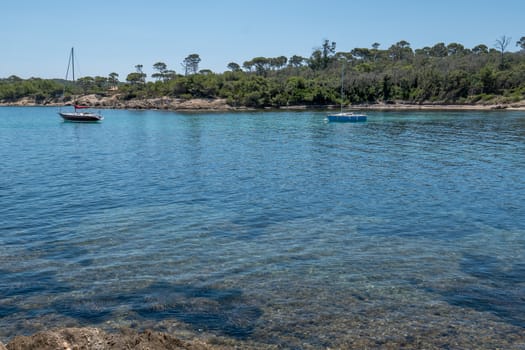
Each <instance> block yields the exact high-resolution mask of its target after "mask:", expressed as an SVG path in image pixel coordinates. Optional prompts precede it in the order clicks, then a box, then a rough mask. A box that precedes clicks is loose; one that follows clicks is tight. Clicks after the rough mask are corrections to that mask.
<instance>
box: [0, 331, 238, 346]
mask: <svg viewBox="0 0 525 350" xmlns="http://www.w3.org/2000/svg"><path fill="white" fill-rule="evenodd" d="M231 348H232V347H229V346H222V345H209V344H206V343H205V342H202V341H199V340H189V341H185V340H181V339H178V338H176V337H174V336H171V335H169V334H167V333H161V332H155V331H151V330H147V331H143V332H136V331H132V330H122V331H120V332H119V333H107V332H105V331H103V330H101V329H99V328H61V329H55V330H49V331H44V332H40V333H36V334H34V335H32V336H17V337H15V338H13V339H12V340H11V341H10V342H9V343H8V344H7V345H4V344H2V343H1V342H0V350H33V349H35V350H36V349H38V350H73V349H84V350H120V349H136V350H146V349H148V350H222V349H231Z"/></svg>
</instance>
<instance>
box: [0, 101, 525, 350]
mask: <svg viewBox="0 0 525 350" xmlns="http://www.w3.org/2000/svg"><path fill="white" fill-rule="evenodd" d="M56 112H57V111H56V110H55V109H54V108H8V107H5V108H0V143H1V147H0V159H1V163H0V167H1V177H0V244H1V247H2V249H1V250H0V277H1V279H0V340H2V341H4V342H6V341H7V340H9V339H10V338H11V337H13V336H14V335H15V334H30V333H33V332H36V331H39V330H43V329H46V328H49V327H62V326H97V327H102V328H105V329H110V330H111V329H118V328H119V327H122V326H126V327H132V328H137V329H141V328H154V329H157V330H162V331H168V332H172V333H174V334H176V335H179V336H182V337H202V338H204V339H208V340H209V339H214V341H215V342H219V343H221V342H223V343H225V344H244V345H246V346H248V345H249V346H254V347H256V346H261V347H264V346H272V345H280V346H282V347H285V348H326V347H348V346H354V347H358V346H361V347H365V346H368V347H387V346H389V345H392V344H398V345H400V346H406V347H411V346H412V347H423V346H425V345H426V347H427V348H429V347H433V346H434V347H442V348H446V347H450V348H458V347H459V348H461V347H465V348H468V347H472V346H475V345H477V346H475V347H477V348H481V347H484V346H486V348H494V347H496V346H500V347H501V346H502V347H506V348H520V349H521V348H523V346H525V345H524V344H525V336H524V335H523V334H524V333H525V332H524V329H525V297H524V296H525V205H524V198H525V113H523V112H510V111H504V112H503V111H498V112H431V113H423V112H395V113H394V112H388V113H387V112H384V113H379V112H374V113H370V114H369V121H368V122H367V123H360V124H337V123H335V124H327V123H326V122H325V121H324V115H323V113H318V112H279V113H275V112H260V113H188V114H184V113H171V112H160V111H142V112H133V111H114V110H108V111H105V112H104V115H105V118H106V119H105V120H104V122H103V123H101V124H74V123H63V122H62V121H61V120H60V118H59V117H58V115H57V114H56ZM403 344H404V345H403Z"/></svg>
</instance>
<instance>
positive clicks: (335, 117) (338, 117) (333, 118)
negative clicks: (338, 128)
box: [326, 112, 366, 123]
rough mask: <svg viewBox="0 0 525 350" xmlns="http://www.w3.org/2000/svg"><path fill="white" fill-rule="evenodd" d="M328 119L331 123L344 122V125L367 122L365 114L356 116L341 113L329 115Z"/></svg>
mask: <svg viewBox="0 0 525 350" xmlns="http://www.w3.org/2000/svg"><path fill="white" fill-rule="evenodd" d="M326 119H327V120H328V121H329V122H340V123H341V122H343V123H357V122H366V115H364V114H354V113H351V112H350V113H348V112H346V113H345V112H341V113H337V114H329V115H327V116H326Z"/></svg>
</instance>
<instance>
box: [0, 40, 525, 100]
mask: <svg viewBox="0 0 525 350" xmlns="http://www.w3.org/2000/svg"><path fill="white" fill-rule="evenodd" d="M509 43H510V38H508V37H505V36H503V37H501V38H499V39H497V40H496V42H495V45H493V47H492V48H489V47H488V46H486V45H483V44H481V45H478V46H476V47H474V48H471V49H467V48H465V47H464V46H463V45H461V44H459V43H450V44H448V45H446V44H445V43H437V44H435V45H434V46H432V47H424V48H421V49H416V50H413V49H412V48H411V47H410V44H409V43H408V42H406V41H399V42H398V43H396V44H394V45H391V46H390V47H389V48H388V49H380V48H379V47H380V44H378V43H374V44H373V45H372V46H371V48H355V49H353V50H351V51H350V52H336V43H334V42H330V41H328V40H326V41H324V42H323V43H322V46H321V47H319V48H317V49H315V50H314V51H313V52H312V54H311V56H310V57H308V58H305V57H301V56H297V55H294V56H292V57H290V58H286V57H284V56H281V57H275V58H268V57H255V58H253V59H252V60H250V61H246V62H243V64H242V66H241V65H240V64H238V63H235V62H231V63H230V64H228V66H227V68H228V69H229V71H226V72H224V73H220V74H216V73H214V72H211V71H210V70H199V69H198V67H199V63H200V61H201V59H200V57H199V55H198V54H191V55H189V56H188V57H186V59H185V60H184V62H183V68H184V71H183V73H184V74H177V73H176V72H175V71H173V70H168V69H167V65H166V64H165V63H163V62H157V63H155V64H154V65H153V68H154V69H155V71H156V73H155V74H152V76H151V81H147V76H146V74H144V73H143V71H142V69H143V66H142V65H140V64H139V65H137V66H135V71H134V72H132V73H130V74H128V76H127V77H126V81H125V82H120V81H119V77H118V74H116V73H111V74H110V75H109V76H108V77H83V78H80V79H78V80H77V81H76V83H74V84H73V83H67V82H65V81H63V80H44V79H37V78H31V79H27V80H23V79H20V78H18V77H16V76H11V77H9V78H7V79H2V80H0V101H3V102H9V101H16V100H18V99H20V98H23V97H29V98H34V100H35V102H36V103H42V102H44V101H50V100H56V99H57V98H58V97H59V96H61V95H62V93H63V91H65V94H66V95H69V96H71V95H78V94H100V95H111V94H119V96H120V98H121V99H124V100H126V99H134V98H139V99H141V98H150V97H160V96H169V97H178V98H195V97H200V98H225V99H227V100H228V102H229V103H230V104H231V105H236V106H250V107H266V106H272V107H279V106H289V105H327V104H339V103H340V102H341V98H340V88H341V72H342V71H344V72H345V74H344V86H345V89H344V92H345V95H344V100H343V102H344V103H352V104H363V103H377V102H384V103H392V102H402V103H451V104H454V103H483V102H487V103H489V102H491V103H494V102H496V103H512V102H517V101H520V100H523V99H524V96H525V37H522V38H521V40H519V41H518V42H516V43H515V44H516V46H518V47H519V48H520V49H521V51H519V52H508V51H507V47H508V45H509Z"/></svg>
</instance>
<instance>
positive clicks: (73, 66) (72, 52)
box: [71, 48, 75, 81]
mask: <svg viewBox="0 0 525 350" xmlns="http://www.w3.org/2000/svg"><path fill="white" fill-rule="evenodd" d="M71 68H72V71H73V81H75V53H74V50H73V48H71Z"/></svg>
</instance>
